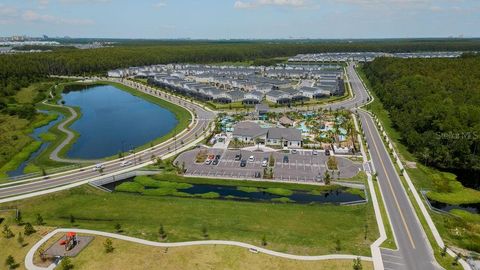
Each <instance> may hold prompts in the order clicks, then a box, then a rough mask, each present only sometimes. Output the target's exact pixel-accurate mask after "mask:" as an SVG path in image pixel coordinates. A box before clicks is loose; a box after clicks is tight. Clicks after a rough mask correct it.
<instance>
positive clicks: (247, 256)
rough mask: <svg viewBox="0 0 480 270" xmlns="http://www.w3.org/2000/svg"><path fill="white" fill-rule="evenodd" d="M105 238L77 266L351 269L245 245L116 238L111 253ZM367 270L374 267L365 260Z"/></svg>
mask: <svg viewBox="0 0 480 270" xmlns="http://www.w3.org/2000/svg"><path fill="white" fill-rule="evenodd" d="M104 241H105V238H103V237H98V236H96V237H95V239H94V240H93V241H92V242H91V243H90V245H89V246H88V247H87V248H86V249H85V250H84V251H82V253H80V254H79V255H78V256H77V257H76V258H74V259H73V260H72V263H73V265H74V266H75V269H77V270H81V269H116V270H124V269H125V270H126V269H128V270H135V269H139V270H140V269H172V270H174V269H175V270H176V269H231V270H236V269H238V270H241V269H251V270H256V269H258V270H265V269H272V270H273V269H289V270H309V269H312V270H313V269H329V270H350V269H352V265H353V263H352V261H350V260H328V261H297V260H288V259H283V258H278V257H273V256H269V255H265V254H260V253H259V254H254V253H252V252H249V251H248V250H246V249H244V248H239V247H228V246H221V245H215V246H213V245H212V246H192V247H176V248H168V249H166V248H159V247H148V246H143V245H139V244H135V243H131V242H126V241H122V240H116V239H113V240H112V242H113V246H114V248H115V249H114V251H113V253H111V254H107V253H105V251H104V248H103V243H104ZM362 266H363V269H364V270H368V269H373V265H372V263H370V262H362Z"/></svg>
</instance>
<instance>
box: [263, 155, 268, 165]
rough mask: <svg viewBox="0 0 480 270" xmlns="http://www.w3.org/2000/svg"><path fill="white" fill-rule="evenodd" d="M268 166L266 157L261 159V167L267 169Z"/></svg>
mask: <svg viewBox="0 0 480 270" xmlns="http://www.w3.org/2000/svg"><path fill="white" fill-rule="evenodd" d="M267 165H268V157H265V158H263V161H262V167H267Z"/></svg>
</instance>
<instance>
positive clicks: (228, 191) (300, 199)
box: [103, 178, 365, 204]
mask: <svg viewBox="0 0 480 270" xmlns="http://www.w3.org/2000/svg"><path fill="white" fill-rule="evenodd" d="M132 181H133V179H132V178H130V179H125V180H121V181H117V182H113V183H109V184H105V185H103V187H104V188H106V189H108V190H111V191H115V188H116V187H118V186H119V185H121V184H122V183H125V182H132ZM188 186H189V187H187V188H181V189H179V190H178V191H180V193H187V194H189V195H192V196H193V197H202V196H201V195H202V194H211V193H216V194H218V195H217V196H216V197H215V199H224V200H226V199H228V200H237V201H249V202H275V201H278V202H287V201H288V202H290V203H298V204H310V203H333V204H348V203H354V202H355V203H356V202H365V199H364V198H363V197H362V196H360V195H359V194H353V193H350V192H348V190H347V189H346V188H343V187H338V188H336V189H334V190H325V191H322V192H320V193H311V192H309V191H302V190H285V189H281V190H282V191H289V192H290V193H291V194H283V195H279V194H274V193H275V190H276V189H273V191H272V189H268V188H255V187H238V186H226V185H212V184H188ZM153 189H156V188H155V187H145V190H153ZM277 191H278V190H277ZM272 192H274V193H272ZM166 196H167V195H166Z"/></svg>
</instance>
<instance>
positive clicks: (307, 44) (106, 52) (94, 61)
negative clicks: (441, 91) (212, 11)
mask: <svg viewBox="0 0 480 270" xmlns="http://www.w3.org/2000/svg"><path fill="white" fill-rule="evenodd" d="M445 50H447V51H452V50H462V51H472V50H480V39H447V40H437V39H412V40H409V39H402V40H356V41H352V42H347V41H339V40H337V41H308V40H304V41H280V40H279V41H276V40H270V41H148V40H144V41H135V40H131V41H121V42H120V43H118V44H116V45H115V46H113V47H105V48H99V49H89V50H79V49H69V48H68V47H64V48H62V49H59V50H55V51H53V52H42V53H26V54H14V55H0V112H3V113H5V110H8V113H9V114H11V115H12V114H16V115H19V116H20V117H22V116H23V115H28V116H30V113H25V111H28V112H31V111H32V109H31V107H28V108H22V107H19V106H11V105H12V99H11V97H12V96H14V95H15V93H16V92H17V91H18V90H19V89H21V88H22V87H26V86H28V85H30V84H31V83H33V82H38V81H42V80H45V79H46V78H47V76H48V75H52V74H55V75H87V74H105V72H106V71H107V70H110V69H115V68H121V67H129V66H140V65H151V64H162V63H186V62H189V63H211V62H235V61H245V60H250V61H253V63H254V64H258V65H262V64H273V63H275V62H276V61H277V60H275V59H273V58H275V57H285V56H293V55H296V54H298V53H314V52H333V51H384V52H410V51H445Z"/></svg>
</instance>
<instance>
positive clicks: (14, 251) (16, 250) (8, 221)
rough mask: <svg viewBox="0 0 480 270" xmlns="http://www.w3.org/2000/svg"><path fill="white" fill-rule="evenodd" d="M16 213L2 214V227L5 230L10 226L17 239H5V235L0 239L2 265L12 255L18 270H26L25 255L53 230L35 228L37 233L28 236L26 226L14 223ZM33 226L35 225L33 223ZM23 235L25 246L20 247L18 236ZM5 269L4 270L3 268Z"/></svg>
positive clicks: (0, 218)
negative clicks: (5, 226) (25, 232)
mask: <svg viewBox="0 0 480 270" xmlns="http://www.w3.org/2000/svg"><path fill="white" fill-rule="evenodd" d="M14 218H15V212H14V211H3V212H0V220H2V219H3V221H1V222H0V226H1V228H2V230H3V226H4V225H8V226H9V227H10V229H11V230H12V232H13V233H14V234H15V237H12V238H9V239H7V238H5V237H3V235H2V236H1V237H0V251H1V252H0V264H1V266H2V267H4V266H5V265H4V263H5V260H6V259H7V256H8V255H12V256H13V257H14V259H15V261H16V262H17V263H18V264H19V265H18V268H17V270H22V269H25V265H24V263H23V260H24V258H25V255H26V254H27V252H28V250H29V249H30V248H31V247H32V246H33V245H34V244H35V243H36V242H38V241H39V240H40V239H41V238H42V236H43V235H45V234H46V233H48V232H50V231H51V230H52V229H51V228H50V227H46V226H36V225H34V228H35V230H36V232H35V233H33V234H31V235H29V236H26V235H24V226H18V225H17V223H16V222H15V221H14ZM33 221H34V220H33V219H32V220H28V222H33ZM32 225H33V223H32ZM19 233H22V234H23V237H24V239H25V240H24V244H23V245H20V244H19V243H18V234H19ZM2 269H3V268H2Z"/></svg>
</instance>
